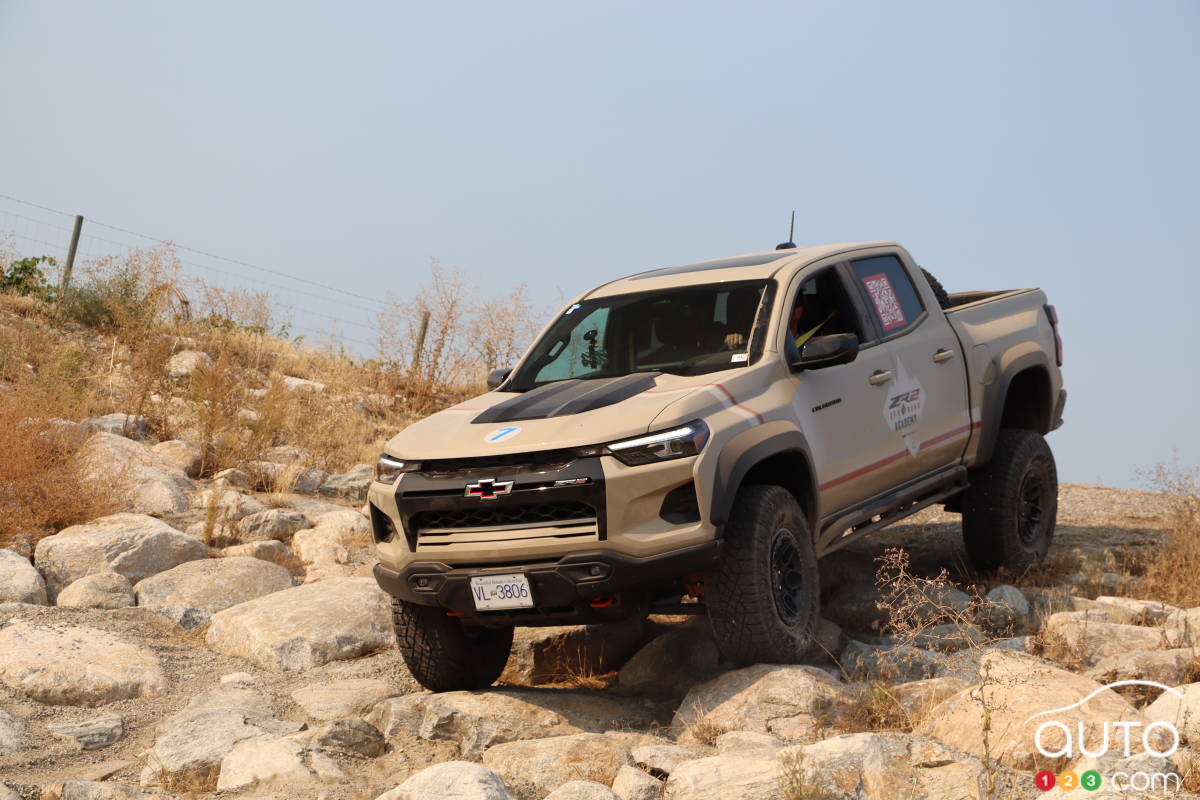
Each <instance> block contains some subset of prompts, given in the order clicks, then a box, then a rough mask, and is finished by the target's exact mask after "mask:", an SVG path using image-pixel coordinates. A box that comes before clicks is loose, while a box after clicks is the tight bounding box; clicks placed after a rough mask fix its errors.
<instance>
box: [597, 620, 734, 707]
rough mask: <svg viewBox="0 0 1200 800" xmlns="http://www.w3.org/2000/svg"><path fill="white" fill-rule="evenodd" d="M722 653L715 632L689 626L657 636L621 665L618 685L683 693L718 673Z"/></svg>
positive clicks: (633, 689) (627, 688)
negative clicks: (718, 647)
mask: <svg viewBox="0 0 1200 800" xmlns="http://www.w3.org/2000/svg"><path fill="white" fill-rule="evenodd" d="M720 660H721V653H720V651H719V650H718V649H717V645H716V642H714V641H713V639H712V635H711V634H710V633H709V632H708V631H707V630H704V629H702V628H700V627H698V626H692V625H688V626H685V627H682V628H678V629H676V630H673V631H667V632H666V633H664V634H661V635H659V636H657V637H655V638H654V639H653V640H652V641H650V642H649V643H648V644H646V645H645V646H644V647H642V649H640V650H638V651H637V653H635V654H634V656H633V657H632V658H630V659H629V661H627V662H626V663H625V666H623V667H621V671H620V673H618V675H617V685H618V686H620V687H621V688H622V689H624V690H625V691H628V692H638V693H646V694H665V695H676V696H681V695H683V694H686V693H687V691H688V689H690V688H691V687H692V686H694V685H695V684H696V683H699V682H700V681H704V680H707V679H709V678H711V677H712V676H713V675H714V674H715V673H716V672H717V665H718V663H719V662H720Z"/></svg>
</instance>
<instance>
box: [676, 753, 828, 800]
mask: <svg viewBox="0 0 1200 800" xmlns="http://www.w3.org/2000/svg"><path fill="white" fill-rule="evenodd" d="M782 780H783V767H782V765H781V764H780V763H779V759H777V758H776V757H775V756H774V754H770V755H767V754H755V753H738V754H737V755H717V756H708V757H706V758H698V759H696V760H694V761H685V762H684V763H682V764H680V765H679V766H678V767H676V768H675V770H674V772H672V773H671V777H669V778H667V784H666V788H665V790H664V792H663V798H664V800H732V798H735V797H736V798H738V800H777V798H780V797H783V796H784V795H783V794H782V785H781V782H782ZM797 796H798V797H801V798H806V796H805V795H803V794H801V795H797ZM815 796H816V797H820V795H815ZM806 800H807V798H806Z"/></svg>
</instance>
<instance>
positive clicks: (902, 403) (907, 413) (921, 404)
mask: <svg viewBox="0 0 1200 800" xmlns="http://www.w3.org/2000/svg"><path fill="white" fill-rule="evenodd" d="M896 375H897V376H898V377H897V379H896V380H895V381H894V382H893V383H891V384H890V388H889V390H888V393H887V398H886V399H885V400H884V401H883V418H884V419H886V420H887V423H888V425H890V426H891V428H892V430H893V431H895V432H896V433H897V434H899V436H900V440H901V441H903V442H904V446H905V447H907V448H908V453H909V455H912V456H915V455H916V454H917V449H918V448H919V447H920V443H919V442H918V441H917V424H918V423H919V422H920V421H921V412H922V411H924V410H925V390H924V389H923V388H922V387H921V382H920V381H918V380H917V379H916V378H914V377H913V376H912V375H909V374H908V371H907V370H905V369H904V365H903V364H901V363H900V362H899V361H897V362H896Z"/></svg>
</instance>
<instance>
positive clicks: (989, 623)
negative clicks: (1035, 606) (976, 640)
mask: <svg viewBox="0 0 1200 800" xmlns="http://www.w3.org/2000/svg"><path fill="white" fill-rule="evenodd" d="M1030 611H1031V610H1030V607H1029V600H1027V599H1026V598H1025V595H1024V594H1022V592H1021V590H1020V589H1018V588H1017V587H1015V586H1008V585H1003V586H997V587H996V588H994V589H992V590H991V591H990V592H988V593H987V596H986V597H984V599H983V603H982V604H981V605H980V607H979V609H978V611H977V612H976V615H977V616H978V617H979V621H980V623H981V624H982V625H984V626H986V627H987V628H988V629H989V630H991V631H995V632H996V633H1000V634H1009V633H1014V632H1020V631H1022V630H1024V628H1025V626H1026V625H1027V624H1028V623H1029V614H1030Z"/></svg>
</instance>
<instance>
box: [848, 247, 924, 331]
mask: <svg viewBox="0 0 1200 800" xmlns="http://www.w3.org/2000/svg"><path fill="white" fill-rule="evenodd" d="M850 266H851V268H852V269H853V270H854V275H855V277H857V278H858V281H859V283H860V284H861V285H862V288H863V292H864V293H865V294H866V297H867V301H868V307H869V308H870V309H871V310H872V311H873V312H874V313H875V316H876V319H877V320H878V322H879V327H880V328H882V329H883V335H884V336H892V335H894V334H896V333H899V332H901V331H903V330H906V329H907V328H909V327H911V326H912V325H913V323H915V322H916V321H917V319H918V318H919V317H920V316H921V313H922V312H924V310H925V306H924V305H923V304H922V303H921V298H920V296H919V295H918V294H917V289H916V287H915V286H913V282H912V279H911V278H909V277H908V272H907V271H906V270H905V269H904V265H903V264H901V263H900V259H899V258H897V257H896V256H876V257H875V258H863V259H859V260H858V261H852V262H850Z"/></svg>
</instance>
